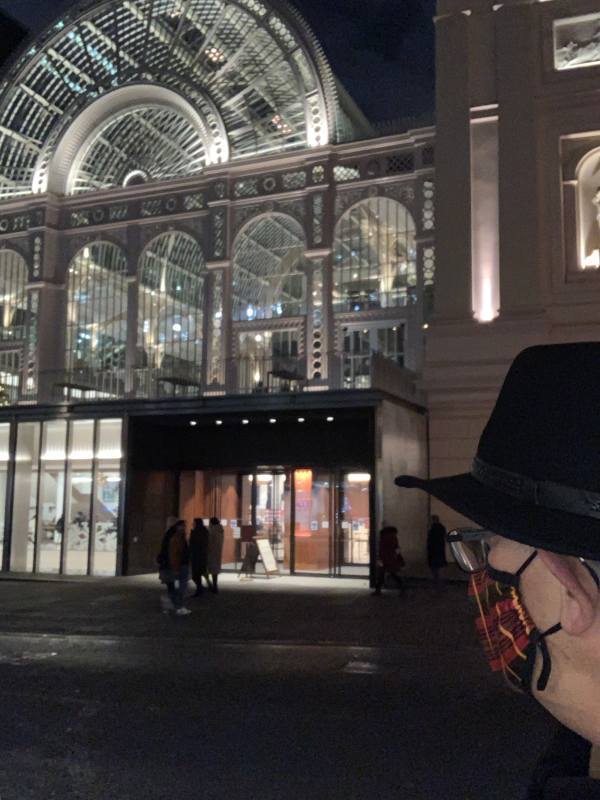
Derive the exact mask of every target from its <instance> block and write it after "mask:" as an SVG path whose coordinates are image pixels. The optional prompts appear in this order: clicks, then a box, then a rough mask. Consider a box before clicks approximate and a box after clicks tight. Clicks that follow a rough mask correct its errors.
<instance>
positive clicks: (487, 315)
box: [478, 277, 496, 322]
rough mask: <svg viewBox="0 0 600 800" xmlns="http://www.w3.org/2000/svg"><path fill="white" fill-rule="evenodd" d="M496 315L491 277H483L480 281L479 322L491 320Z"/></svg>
mask: <svg viewBox="0 0 600 800" xmlns="http://www.w3.org/2000/svg"><path fill="white" fill-rule="evenodd" d="M495 317H496V310H495V308H494V301H493V291H492V279H491V278H487V277H486V278H483V279H482V281H481V300H480V305H479V313H478V319H479V321H480V322H491V321H492V320H493V319H494V318H495Z"/></svg>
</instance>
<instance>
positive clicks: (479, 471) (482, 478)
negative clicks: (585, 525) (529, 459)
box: [471, 458, 600, 519]
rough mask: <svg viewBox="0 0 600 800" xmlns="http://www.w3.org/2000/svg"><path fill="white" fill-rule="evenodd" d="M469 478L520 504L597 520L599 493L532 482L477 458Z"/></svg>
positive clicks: (560, 485) (599, 501)
mask: <svg viewBox="0 0 600 800" xmlns="http://www.w3.org/2000/svg"><path fill="white" fill-rule="evenodd" d="M471 475H472V476H473V477H474V478H475V480H477V481H479V483H481V484H483V485H484V486H487V487H488V488H489V489H495V490H496V491H498V492H502V494H508V495H510V496H511V497H514V498H515V499H516V500H520V501H521V502H522V503H528V504H530V505H534V506H541V507H542V508H552V509H554V510H556V511H566V512H568V513H569V514H579V515H580V516H582V517H594V518H595V519H600V494H599V493H598V492H589V491H587V490H586V489H574V488H573V487H572V486H564V485H563V484H562V483H553V482H552V481H535V480H533V478H528V477H527V476H526V475H520V474H519V473H518V472H510V471H509V470H507V469H501V468H500V467H494V466H493V465H492V464H487V463H486V462H485V461H482V460H481V459H480V458H475V459H474V461H473V467H472V469H471Z"/></svg>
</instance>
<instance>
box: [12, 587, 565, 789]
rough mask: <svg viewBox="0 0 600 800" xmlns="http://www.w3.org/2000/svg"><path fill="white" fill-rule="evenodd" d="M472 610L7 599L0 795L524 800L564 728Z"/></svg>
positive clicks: (28, 593) (32, 593)
mask: <svg viewBox="0 0 600 800" xmlns="http://www.w3.org/2000/svg"><path fill="white" fill-rule="evenodd" d="M355 587H356V588H355ZM463 592H464V588H463V587H459V586H453V587H451V588H450V589H449V590H448V591H447V592H446V593H444V594H443V595H442V596H435V595H433V594H432V593H431V592H430V591H429V590H428V589H427V587H425V586H424V585H422V584H415V585H413V586H411V587H410V588H409V591H408V593H407V596H406V597H404V598H399V597H397V596H396V595H395V594H393V593H390V594H389V595H388V596H387V597H385V598H383V599H381V600H379V599H377V598H372V597H370V595H369V593H368V591H367V590H366V589H365V588H364V587H362V586H360V585H353V586H350V587H346V586H344V587H343V588H334V587H329V586H326V585H323V584H316V585H314V584H313V585H312V586H311V585H300V584H296V585H290V584H284V583H281V584H279V588H276V587H274V586H273V584H270V585H269V587H268V589H266V590H265V588H264V586H259V585H256V584H255V585H252V586H249V587H247V586H243V585H238V584H236V583H233V582H230V583H227V582H225V586H224V589H223V592H222V594H221V595H219V596H218V597H212V596H211V597H206V598H202V599H201V600H200V601H192V602H194V606H193V607H194V611H195V613H194V614H193V615H192V616H191V617H189V618H187V619H172V618H170V617H165V616H163V615H161V614H160V613H159V611H158V595H157V588H156V586H155V585H154V582H150V581H143V580H138V581H121V582H119V581H114V582H113V581H110V582H108V583H107V584H104V585H99V584H49V583H44V584H33V583H7V582H0V602H2V605H3V609H4V611H5V615H4V617H3V620H2V622H1V623H0V703H1V704H2V709H3V725H2V726H1V728H0V741H1V746H2V753H3V757H2V759H0V797H1V798H2V800H13V799H14V800H17V798H18V799H19V800H22V798H36V799H37V798H39V799H40V800H41V799H42V798H44V800H46V798H54V797H55V798H61V800H63V798H64V799H66V798H86V800H100V798H102V799H103V800H105V799H106V798H115V800H142V798H143V799H144V800H145V799H146V798H151V799H152V800H154V798H156V799H157V800H158V798H171V797H173V798H186V799H187V798H194V800H197V799H198V798H209V799H210V800H242V798H243V799H244V800H254V798H256V799H257V800H258V799H259V798H260V799H261V800H275V798H277V800H281V798H286V800H287V798H290V800H296V798H297V799H298V800H300V799H302V800H306V799H307V798H311V799H312V798H314V799H315V800H338V798H339V799H340V800H342V799H343V798H344V799H348V800H367V798H369V800H371V798H377V799H381V800H388V798H389V799H390V800H391V799H392V798H397V799H398V800H480V799H482V798H486V800H488V798H489V800H512V798H514V800H520V798H521V796H522V793H523V788H524V786H525V784H526V780H527V774H528V772H529V771H530V769H531V766H532V764H533V762H534V761H535V758H536V755H537V753H538V752H539V751H540V750H541V749H542V747H543V746H544V743H545V742H546V740H547V739H548V738H549V736H550V735H551V732H552V729H553V724H552V722H551V721H550V720H549V719H548V718H547V717H546V715H545V714H544V712H543V711H541V710H540V709H539V708H538V707H537V706H535V705H533V704H532V703H531V702H530V701H528V700H527V699H524V698H521V697H519V696H516V695H514V694H512V693H510V692H508V691H506V690H504V688H503V687H501V686H499V685H498V684H497V683H496V682H495V681H494V680H493V678H492V677H491V676H489V675H488V672H487V668H486V667H485V665H484V664H483V663H482V657H481V655H480V653H479V650H478V649H477V646H476V642H475V640H474V636H473V635H472V622H471V620H470V619H469V618H468V616H467V612H468V607H467V604H466V602H465V600H464V595H463Z"/></svg>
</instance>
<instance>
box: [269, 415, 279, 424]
mask: <svg viewBox="0 0 600 800" xmlns="http://www.w3.org/2000/svg"><path fill="white" fill-rule="evenodd" d="M269 422H270V423H271V425H275V423H276V422H277V420H276V419H275V417H271V419H270V420H269Z"/></svg>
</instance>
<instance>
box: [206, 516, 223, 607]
mask: <svg viewBox="0 0 600 800" xmlns="http://www.w3.org/2000/svg"><path fill="white" fill-rule="evenodd" d="M208 534H209V536H208V565H207V566H208V572H209V574H210V577H211V579H212V584H211V587H210V588H211V591H212V592H214V593H215V594H217V592H218V591H219V574H220V572H221V568H222V562H223V543H224V540H225V529H224V528H223V526H222V525H221V523H220V522H219V520H218V519H217V517H211V518H210V523H209V526H208Z"/></svg>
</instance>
